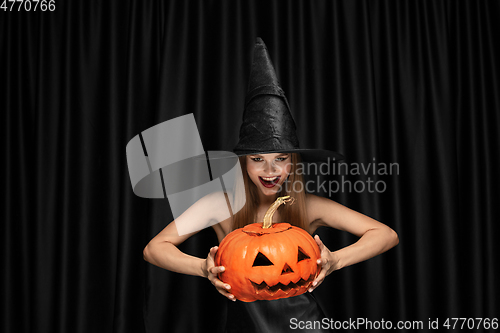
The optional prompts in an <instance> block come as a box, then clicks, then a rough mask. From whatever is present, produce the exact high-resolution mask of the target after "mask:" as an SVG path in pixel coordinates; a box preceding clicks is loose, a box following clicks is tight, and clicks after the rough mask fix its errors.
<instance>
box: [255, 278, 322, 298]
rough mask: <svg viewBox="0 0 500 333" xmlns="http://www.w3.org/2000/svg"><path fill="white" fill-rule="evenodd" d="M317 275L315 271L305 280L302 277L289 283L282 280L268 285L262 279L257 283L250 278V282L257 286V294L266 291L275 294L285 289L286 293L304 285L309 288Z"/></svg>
mask: <svg viewBox="0 0 500 333" xmlns="http://www.w3.org/2000/svg"><path fill="white" fill-rule="evenodd" d="M315 276H316V274H314V273H313V274H311V275H310V276H309V278H308V279H307V280H304V279H302V278H301V279H300V280H299V281H297V282H291V281H290V283H289V284H283V283H281V282H280V283H278V284H276V285H274V286H268V285H267V283H266V282H265V281H262V283H261V284H257V283H255V282H253V281H252V280H250V282H252V285H253V287H254V288H255V293H256V294H260V293H262V292H266V293H268V294H269V295H271V296H273V295H274V294H276V293H277V292H278V290H283V292H284V293H285V294H288V293H289V292H290V291H291V290H298V289H300V288H303V287H305V289H307V288H309V285H310V284H311V282H312V281H313V280H314V277H315Z"/></svg>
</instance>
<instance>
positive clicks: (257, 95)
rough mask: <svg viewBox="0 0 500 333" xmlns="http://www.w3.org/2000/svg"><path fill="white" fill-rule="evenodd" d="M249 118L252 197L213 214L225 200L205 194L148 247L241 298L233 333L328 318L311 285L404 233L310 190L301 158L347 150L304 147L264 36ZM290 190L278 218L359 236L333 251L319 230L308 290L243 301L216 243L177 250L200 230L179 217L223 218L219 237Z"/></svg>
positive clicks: (161, 262) (245, 156)
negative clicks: (228, 279) (315, 271)
mask: <svg viewBox="0 0 500 333" xmlns="http://www.w3.org/2000/svg"><path fill="white" fill-rule="evenodd" d="M243 118H244V119H243V124H242V126H241V129H240V141H239V143H238V145H237V146H236V148H235V150H234V151H235V153H236V154H237V155H240V159H239V161H240V165H241V168H242V173H243V180H244V187H245V197H246V203H245V205H244V207H243V208H242V209H241V210H240V211H238V212H237V213H235V214H234V217H231V218H223V217H222V215H220V214H219V211H218V210H216V209H213V210H209V211H210V212H211V213H209V214H205V213H204V214H199V211H203V212H206V211H207V210H206V207H207V206H208V207H212V205H213V206H217V205H218V204H219V203H214V200H217V199H215V197H214V196H212V195H208V196H206V197H204V198H202V199H201V200H199V201H198V202H197V203H195V204H194V205H193V206H192V207H190V208H189V209H188V210H187V211H186V212H184V213H183V214H182V215H181V216H180V217H178V218H177V219H176V220H175V221H173V222H171V223H170V224H169V225H168V226H167V227H166V228H165V229H164V230H162V231H161V232H160V233H159V234H158V235H157V236H156V237H154V238H153V239H152V240H151V241H150V242H149V244H148V245H147V246H146V248H145V249H144V259H145V260H147V261H148V262H150V263H152V264H154V265H156V266H159V267H162V268H165V269H168V270H170V271H173V272H178V273H183V274H189V275H197V276H202V277H205V278H208V279H209V280H210V282H211V283H212V284H213V285H214V287H215V288H216V289H217V290H218V291H219V293H221V294H222V295H223V296H225V297H227V298H228V299H229V300H232V301H234V302H229V304H228V316H227V318H228V322H227V326H226V331H227V332H242V331H243V332H280V331H288V328H289V327H288V326H287V323H288V322H289V320H290V319H291V318H296V319H297V320H321V319H322V318H323V317H324V315H323V313H322V311H321V309H320V308H319V306H318V304H317V302H316V301H315V299H314V297H313V296H312V294H311V293H310V292H312V291H313V290H314V289H316V288H317V287H318V286H319V285H320V284H321V283H322V282H323V280H324V279H325V277H326V276H328V275H329V274H331V273H332V272H333V271H335V270H338V269H341V268H343V267H346V266H349V265H352V264H355V263H358V262H360V261H363V260H366V259H369V258H372V257H374V256H376V255H378V254H380V253H382V252H384V251H387V250H388V249H390V248H392V247H394V246H395V245H396V244H398V236H397V234H396V233H395V232H394V231H393V230H392V229H391V228H389V227H388V226H386V225H384V224H382V223H380V222H377V221H376V220H374V219H372V218H370V217H368V216H365V215H363V214H360V213H358V212H355V211H353V210H351V209H349V208H347V207H344V206H342V205H340V204H338V203H336V202H335V201H332V200H330V199H326V198H322V197H319V196H316V195H313V194H310V193H306V192H305V191H304V188H305V184H304V180H303V178H302V175H301V174H300V172H297V168H298V167H299V165H300V163H301V157H307V158H308V159H309V160H311V159H313V160H314V159H316V158H317V159H324V157H325V156H327V155H331V156H334V157H335V156H336V157H339V156H340V155H339V154H336V153H333V152H330V151H323V150H308V149H300V148H299V146H298V140H297V138H296V135H295V122H294V121H293V118H292V117H291V113H290V111H289V106H288V102H287V100H286V97H285V96H284V93H283V91H282V89H281V88H280V87H279V83H278V80H277V78H276V74H275V73H274V68H273V67H272V64H271V61H270V58H269V55H268V53H267V48H266V47H265V45H264V43H263V42H262V40H260V39H258V40H257V43H256V46H255V51H254V61H253V64H252V71H251V74H250V83H249V88H248V92H247V101H246V105H245V113H244V117H243ZM285 195H290V196H292V197H294V198H295V202H296V203H294V204H293V205H282V206H281V207H280V208H279V209H278V211H277V212H276V213H275V214H274V216H273V222H283V221H286V222H288V223H290V224H292V225H296V226H298V227H300V228H303V229H304V230H306V231H307V232H309V233H310V234H311V235H312V234H313V233H314V232H315V231H316V229H317V228H319V227H321V226H324V227H331V228H335V229H338V230H344V231H347V232H350V233H352V234H354V235H356V236H358V237H360V238H359V240H358V241H357V242H355V243H354V244H352V245H350V246H347V247H345V248H342V249H340V250H337V251H334V252H332V251H330V250H329V249H328V248H327V247H326V246H325V245H324V244H323V242H322V241H321V239H320V238H319V236H317V235H316V236H315V240H316V243H317V244H318V246H319V248H320V250H321V259H319V260H318V264H319V265H321V271H320V273H319V275H318V276H317V277H316V279H315V280H314V281H313V283H312V285H311V287H310V289H309V291H310V292H309V293H305V294H302V295H299V296H294V297H290V298H285V299H278V300H273V301H255V302H251V303H245V302H239V301H238V302H236V300H235V298H234V296H233V295H232V293H231V286H230V285H228V284H227V283H223V282H222V281H220V280H219V279H218V278H217V274H218V273H220V272H223V271H224V270H225V267H222V266H215V264H214V257H215V254H216V253H217V249H218V247H217V246H215V247H213V248H211V249H210V251H209V253H208V255H207V257H206V258H196V257H193V256H190V255H188V254H185V253H183V252H181V251H180V250H179V249H178V246H179V244H181V243H182V242H184V241H185V240H186V239H188V238H189V237H190V236H192V235H193V234H194V233H190V234H186V235H182V236H179V234H178V233H177V227H176V224H178V223H186V221H192V220H197V219H205V220H206V221H201V223H202V225H203V223H205V222H208V221H209V220H212V219H215V220H218V221H221V222H219V223H218V224H215V225H213V226H212V227H213V229H214V230H215V232H216V234H217V237H218V240H219V243H220V242H221V241H222V240H223V239H224V237H225V236H226V235H227V234H229V233H230V232H231V231H232V230H234V229H237V228H241V227H243V226H245V225H247V224H250V223H254V222H261V221H262V220H263V217H264V214H265V213H266V211H267V209H268V208H269V207H270V206H271V204H272V203H273V202H274V201H275V200H276V199H277V198H278V197H280V196H285ZM218 197H220V196H218ZM219 200H220V199H219ZM220 204H221V205H225V204H226V203H225V202H224V203H220ZM207 224H208V223H207ZM270 318H272V319H270Z"/></svg>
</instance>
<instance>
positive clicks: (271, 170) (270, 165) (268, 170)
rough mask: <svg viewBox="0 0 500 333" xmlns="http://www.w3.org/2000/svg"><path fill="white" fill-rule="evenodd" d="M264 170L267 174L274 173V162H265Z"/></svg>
mask: <svg viewBox="0 0 500 333" xmlns="http://www.w3.org/2000/svg"><path fill="white" fill-rule="evenodd" d="M264 172H265V173H267V174H269V175H272V174H274V173H276V164H274V163H273V162H266V165H265V169H264Z"/></svg>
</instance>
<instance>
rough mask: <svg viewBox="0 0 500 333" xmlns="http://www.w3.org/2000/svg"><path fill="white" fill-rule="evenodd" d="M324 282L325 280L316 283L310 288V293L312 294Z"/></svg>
mask: <svg viewBox="0 0 500 333" xmlns="http://www.w3.org/2000/svg"><path fill="white" fill-rule="evenodd" d="M322 282H323V279H321V280H319V281H316V280H315V281H314V282H313V283H312V284H311V287H309V290H308V291H309V292H310V293H311V292H312V291H313V290H314V289H316V288H318V287H319V285H320V284H321V283H322Z"/></svg>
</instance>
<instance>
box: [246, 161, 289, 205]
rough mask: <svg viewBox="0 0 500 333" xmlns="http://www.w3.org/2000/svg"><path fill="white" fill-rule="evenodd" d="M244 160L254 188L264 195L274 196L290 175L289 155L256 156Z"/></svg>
mask: <svg viewBox="0 0 500 333" xmlns="http://www.w3.org/2000/svg"><path fill="white" fill-rule="evenodd" d="M246 158H247V172H248V176H249V177H250V179H251V180H252V182H253V183H254V184H255V186H257V188H258V189H259V190H260V191H261V192H262V194H264V195H269V196H273V195H276V193H278V191H279V190H280V188H281V185H282V184H283V182H284V181H285V180H286V178H287V177H288V175H289V174H290V169H291V156H290V154H288V153H277V154H257V155H248V156H247V157H246Z"/></svg>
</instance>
